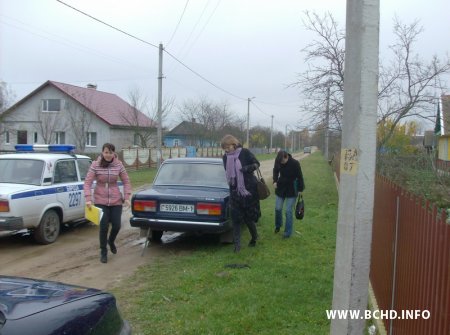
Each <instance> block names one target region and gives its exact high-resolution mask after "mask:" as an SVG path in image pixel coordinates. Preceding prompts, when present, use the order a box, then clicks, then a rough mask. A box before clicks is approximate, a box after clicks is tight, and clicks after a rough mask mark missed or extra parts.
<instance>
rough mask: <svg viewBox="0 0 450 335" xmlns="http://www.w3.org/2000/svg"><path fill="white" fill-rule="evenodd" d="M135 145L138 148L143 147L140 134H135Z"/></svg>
mask: <svg viewBox="0 0 450 335" xmlns="http://www.w3.org/2000/svg"><path fill="white" fill-rule="evenodd" d="M133 145H137V146H140V145H141V137H140V136H139V134H134V141H133Z"/></svg>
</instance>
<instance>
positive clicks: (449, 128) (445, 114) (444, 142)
mask: <svg viewBox="0 0 450 335" xmlns="http://www.w3.org/2000/svg"><path fill="white" fill-rule="evenodd" d="M441 101H442V119H443V122H442V124H443V127H441V136H439V140H438V164H440V166H447V168H450V95H442V96H441Z"/></svg>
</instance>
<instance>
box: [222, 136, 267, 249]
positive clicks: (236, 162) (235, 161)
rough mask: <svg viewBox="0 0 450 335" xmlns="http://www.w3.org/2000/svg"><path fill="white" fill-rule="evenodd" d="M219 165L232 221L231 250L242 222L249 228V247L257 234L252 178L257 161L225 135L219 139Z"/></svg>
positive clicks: (236, 246)
mask: <svg viewBox="0 0 450 335" xmlns="http://www.w3.org/2000/svg"><path fill="white" fill-rule="evenodd" d="M221 146H222V149H223V150H225V154H224V155H223V165H224V168H225V173H226V176H227V181H228V185H229V186H230V210H231V220H232V221H233V240H234V252H239V251H240V250H241V224H242V223H245V224H246V225H247V227H248V230H249V231H250V235H251V237H252V238H251V240H250V243H249V244H248V245H249V246H250V247H254V246H255V245H256V239H257V238H258V233H257V230H256V222H257V221H258V219H259V217H260V216H261V210H260V207H259V197H258V191H257V187H256V177H255V175H254V174H253V172H254V171H255V170H256V169H257V168H259V165H260V164H259V162H258V160H257V159H256V157H255V156H254V155H253V154H252V153H251V151H250V150H248V149H246V148H243V147H242V145H241V144H240V143H239V141H238V139H237V138H236V137H234V136H232V135H225V136H224V137H223V138H222V141H221Z"/></svg>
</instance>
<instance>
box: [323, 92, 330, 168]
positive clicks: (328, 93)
mask: <svg viewBox="0 0 450 335" xmlns="http://www.w3.org/2000/svg"><path fill="white" fill-rule="evenodd" d="M329 129H330V84H328V88H327V109H326V111H325V149H324V152H323V153H324V155H325V159H326V160H328V159H329V156H330V155H329V154H328V144H329V141H330V139H329V131H330V130H329Z"/></svg>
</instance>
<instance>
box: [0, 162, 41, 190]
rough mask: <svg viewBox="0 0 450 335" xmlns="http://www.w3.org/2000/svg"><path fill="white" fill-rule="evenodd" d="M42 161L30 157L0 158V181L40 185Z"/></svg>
mask: <svg viewBox="0 0 450 335" xmlns="http://www.w3.org/2000/svg"><path fill="white" fill-rule="evenodd" d="M43 167H44V162H43V161H40V160H32V159H0V171H2V173H0V183H13V184H31V185H40V184H41V177H42V170H43Z"/></svg>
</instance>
